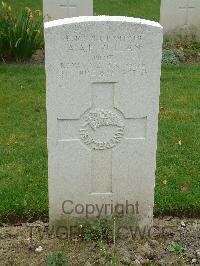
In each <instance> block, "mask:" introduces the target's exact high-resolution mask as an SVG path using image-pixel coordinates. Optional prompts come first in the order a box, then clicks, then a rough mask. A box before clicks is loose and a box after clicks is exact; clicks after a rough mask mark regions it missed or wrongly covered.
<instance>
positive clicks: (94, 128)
mask: <svg viewBox="0 0 200 266" xmlns="http://www.w3.org/2000/svg"><path fill="white" fill-rule="evenodd" d="M83 122H84V124H83V125H82V128H81V129H80V138H81V140H82V141H83V142H84V143H85V144H86V145H87V146H89V147H90V148H91V149H94V150H106V149H111V148H113V147H115V146H116V145H117V144H118V143H119V142H120V141H121V139H122V138H123V136H124V123H123V119H122V115H120V114H118V113H117V111H116V113H115V112H113V111H111V110H105V109H95V110H92V111H89V112H88V113H87V114H86V115H84V117H83ZM98 131H99V132H98Z"/></svg>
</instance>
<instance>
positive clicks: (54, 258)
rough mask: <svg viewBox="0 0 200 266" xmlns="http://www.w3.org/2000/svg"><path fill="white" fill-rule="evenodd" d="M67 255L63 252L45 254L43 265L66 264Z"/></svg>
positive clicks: (56, 265)
mask: <svg viewBox="0 0 200 266" xmlns="http://www.w3.org/2000/svg"><path fill="white" fill-rule="evenodd" d="M67 265H69V263H68V257H67V255H66V254H65V253H62V252H54V253H52V254H51V255H49V256H47V258H46V261H45V266H67Z"/></svg>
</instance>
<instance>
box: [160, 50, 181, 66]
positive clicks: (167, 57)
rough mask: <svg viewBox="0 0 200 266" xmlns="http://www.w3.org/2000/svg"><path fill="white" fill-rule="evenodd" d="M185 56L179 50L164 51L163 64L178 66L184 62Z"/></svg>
mask: <svg viewBox="0 0 200 266" xmlns="http://www.w3.org/2000/svg"><path fill="white" fill-rule="evenodd" d="M184 59H185V57H184V54H183V52H182V51H180V50H178V49H164V50H163V54H162V64H165V65H178V64H180V63H181V62H184Z"/></svg>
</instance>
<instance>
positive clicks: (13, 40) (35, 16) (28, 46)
mask: <svg viewBox="0 0 200 266" xmlns="http://www.w3.org/2000/svg"><path fill="white" fill-rule="evenodd" d="M41 15H42V14H41V11H40V10H36V11H34V12H32V11H31V9H29V8H25V9H24V10H23V11H22V12H21V13H20V14H19V15H18V14H15V13H14V12H13V10H12V9H11V7H10V6H9V5H7V4H6V3H4V2H2V7H1V9H0V57H1V60H3V61H4V60H7V59H15V60H17V61H26V60H28V59H30V58H31V56H32V55H33V54H34V53H35V51H36V50H38V49H40V48H41V47H42V46H43V26H42V25H43V24H42V19H41V18H40V17H41Z"/></svg>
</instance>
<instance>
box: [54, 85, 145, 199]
mask: <svg viewBox="0 0 200 266" xmlns="http://www.w3.org/2000/svg"><path fill="white" fill-rule="evenodd" d="M115 85H116V83H114V82H108V83H107V82H97V83H93V84H92V95H91V103H92V106H91V108H90V109H89V110H86V112H85V113H84V114H83V115H82V116H81V117H79V118H77V119H66V118H60V117H59V118H58V142H65V141H68V142H69V141H70V142H73V141H76V142H79V143H80V144H81V145H84V146H85V148H86V149H89V150H90V151H91V168H92V169H91V189H90V192H91V193H92V194H99V193H104V194H106V193H112V157H113V152H114V150H115V149H117V148H118V147H120V144H123V142H124V141H134V140H136V139H137V140H138V139H140V140H145V137H146V126H147V117H141V118H134V117H131V118H130V117H129V118H126V117H125V116H124V115H123V114H122V113H121V112H120V111H119V110H118V109H117V108H116V107H115ZM85 117H86V118H88V117H89V121H88V120H87V119H86V120H87V121H86V120H84V118H85ZM90 118H91V120H90Z"/></svg>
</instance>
